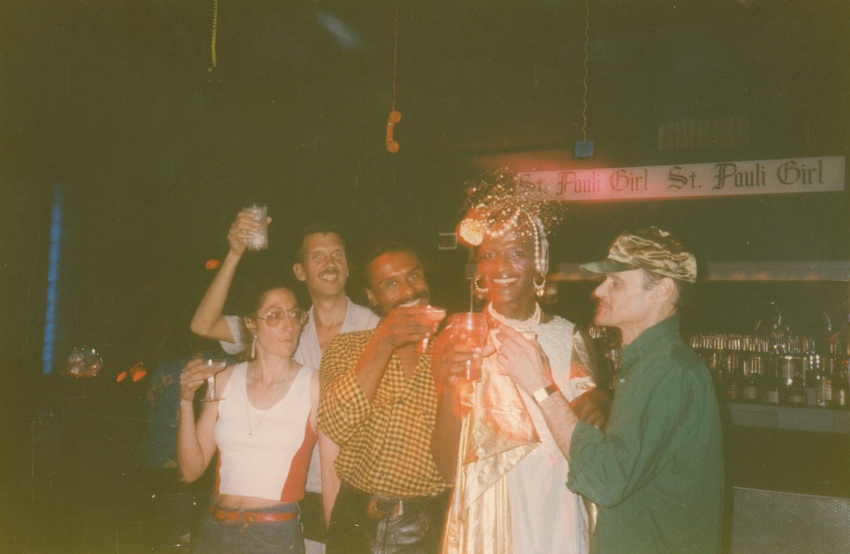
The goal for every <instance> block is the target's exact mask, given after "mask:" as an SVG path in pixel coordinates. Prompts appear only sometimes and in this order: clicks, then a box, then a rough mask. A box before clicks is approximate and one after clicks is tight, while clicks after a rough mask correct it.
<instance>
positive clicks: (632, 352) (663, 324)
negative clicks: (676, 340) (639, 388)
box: [623, 314, 679, 365]
mask: <svg viewBox="0 0 850 554" xmlns="http://www.w3.org/2000/svg"><path fill="white" fill-rule="evenodd" d="M678 334H679V315H678V314H673V315H672V316H670V317H668V318H667V319H664V320H661V321H659V322H658V323H656V324H655V325H653V326H652V327H650V328H649V329H647V330H646V331H644V332H643V333H641V334H640V335H638V337H637V338H636V339H635V340H633V341H632V342H630V343H629V344H627V345H626V346H624V347H623V365H625V364H627V363H629V362H631V361H632V358H634V357H637V356H639V355H640V352H641V351H642V350H644V349H646V348H648V347H649V346H650V345H652V343H654V342H655V341H656V340H658V339H659V338H661V337H665V336H671V335H672V336H678Z"/></svg>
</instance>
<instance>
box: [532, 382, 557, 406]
mask: <svg viewBox="0 0 850 554" xmlns="http://www.w3.org/2000/svg"><path fill="white" fill-rule="evenodd" d="M557 390H558V387H556V386H555V385H548V386H545V387H543V388H542V389H537V390H536V391H534V394H532V395H531V397H532V398H533V399H534V401H535V402H537V403H538V404H539V403H541V402H543V401H544V400H546V399H547V398H549V397H550V396H552V395H553V394H555V392H557Z"/></svg>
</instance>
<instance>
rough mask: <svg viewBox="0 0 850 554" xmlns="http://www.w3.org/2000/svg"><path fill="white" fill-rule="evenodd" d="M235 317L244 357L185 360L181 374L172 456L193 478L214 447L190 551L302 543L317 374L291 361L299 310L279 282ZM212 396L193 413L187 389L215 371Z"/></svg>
mask: <svg viewBox="0 0 850 554" xmlns="http://www.w3.org/2000/svg"><path fill="white" fill-rule="evenodd" d="M254 300H255V301H254V302H253V303H252V304H253V305H251V306H250V309H248V310H246V313H245V314H244V315H243V318H242V321H243V323H244V325H245V327H246V329H247V331H248V333H249V334H248V335H247V336H250V337H253V340H252V344H251V356H250V359H249V361H246V362H243V363H238V364H236V365H234V366H228V367H227V368H226V369H224V370H223V371H221V370H220V369H219V370H216V369H215V368H211V367H210V365H209V364H208V363H207V362H206V361H205V360H200V359H198V360H192V361H191V362H190V363H189V364H188V365H187V366H186V367H185V368H184V369H183V372H182V374H181V377H180V395H181V396H180V417H179V424H178V433H177V460H178V465H179V467H180V473H181V475H182V476H183V478H184V479H185V480H186V481H189V482H191V481H195V480H196V479H198V478H199V477H201V475H203V473H204V471H205V470H206V469H207V466H209V464H210V462H211V461H212V459H213V457H214V456H215V454H216V452H218V455H219V460H218V464H217V467H216V479H215V489H214V491H213V495H212V499H211V503H210V507H209V510H208V511H205V513H204V517H203V520H202V522H201V524H200V527H199V530H198V533H197V537H193V541H192V544H193V550H194V551H195V552H228V553H231V552H296V553H301V552H303V551H304V538H303V536H302V534H301V522H300V520H299V513H298V501H299V500H301V499H302V498H303V497H304V486H305V482H306V479H307V468H308V466H309V463H310V454H311V452H312V451H313V446H314V444H315V443H316V438H317V427H316V408H317V406H318V403H319V373H318V371H317V370H316V368H310V367H304V366H302V365H301V364H299V363H297V362H295V361H293V360H292V354H293V353H294V352H295V349H296V347H297V346H298V339H299V338H300V336H301V329H302V327H303V326H304V324H306V323H307V313H306V312H305V311H304V310H302V309H300V308H299V307H298V303H297V301H296V299H295V295H294V294H293V293H292V292H291V291H290V290H288V289H286V288H280V287H279V288H272V289H268V290H265V291H262V292H261V293H259V294H258V295H257V296H256V298H255V299H254ZM215 371H220V373H218V374H217V375H216V377H215V382H214V383H215V384H214V388H215V395H214V398H215V399H217V400H215V401H213V402H206V403H205V404H204V406H203V408H202V409H201V413H200V416H199V417H198V418H197V421H196V420H195V414H194V408H193V399H194V396H195V391H196V390H197V389H198V388H199V387H200V386H201V385H202V384H203V383H204V382H206V380H207V379H208V378H209V377H210V376H211V375H212V374H213V373H214V372H215Z"/></svg>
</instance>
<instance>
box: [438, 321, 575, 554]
mask: <svg viewBox="0 0 850 554" xmlns="http://www.w3.org/2000/svg"><path fill="white" fill-rule="evenodd" d="M528 334H529V335H533V333H528ZM489 340H491V341H493V340H494V337H493V333H491V335H490V338H489ZM496 345H497V347H498V342H497V341H496ZM590 368H592V355H591V351H590V349H589V347H588V345H587V343H586V342H585V341H584V338H583V336H582V335H581V334H580V333H579V332H578V331H576V333H575V334H574V336H573V349H572V355H571V363H570V376H571V378H573V377H581V376H586V375H588V373H589V370H590ZM464 387H465V388H464V390H463V391H462V398H461V402H462V404H463V405H464V406H465V407H467V408H469V411H468V412H467V413H466V415H465V416H464V418H463V422H462V427H461V436H460V444H459V446H458V460H459V463H458V468H457V473H456V476H455V489H454V493H453V495H452V501H451V504H450V505H449V514H448V518H447V520H446V527H445V533H444V534H443V544H442V552H443V553H444V554H492V553H494V552H499V553H509V552H512V551H513V547H512V544H511V542H512V541H511V536H512V535H511V513H510V502H509V498H508V483H507V473H508V472H509V471H510V470H511V468H513V467H514V466H515V465H516V464H517V463H519V461H520V460H522V458H523V457H525V455H526V454H528V453H529V452H531V451H532V450H533V449H534V448H535V447H537V445H538V444H540V438H539V437H538V435H537V432H536V431H535V429H534V424H533V423H532V420H531V416H530V415H529V414H528V410H527V409H526V407H525V403H524V402H523V400H522V397H521V396H520V394H519V391H518V390H517V387H516V385H515V384H514V382H513V380H512V379H511V378H510V377H508V375H507V374H505V373H504V371H503V370H502V368H501V367H500V365H499V364H498V362H497V361H496V356H495V355H493V356H489V357H487V358H485V359H483V360H482V361H481V381H479V382H477V383H468V384H466V385H465V386H464ZM565 486H566V484H565ZM588 508H589V509H588V513H589V514H590V513H591V509H592V508H591V506H588ZM589 523H590V524H591V525H592V520H591V522H589Z"/></svg>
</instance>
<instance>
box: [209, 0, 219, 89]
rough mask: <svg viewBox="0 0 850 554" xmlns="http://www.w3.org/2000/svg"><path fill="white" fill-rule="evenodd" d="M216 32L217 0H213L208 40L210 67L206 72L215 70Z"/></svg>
mask: <svg viewBox="0 0 850 554" xmlns="http://www.w3.org/2000/svg"><path fill="white" fill-rule="evenodd" d="M217 32H218V0H213V17H212V37H211V38H210V58H211V60H212V65H211V66H210V67H208V68H207V71H209V72H212V70H213V69H215V65H216V61H215V41H216V34H217Z"/></svg>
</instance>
